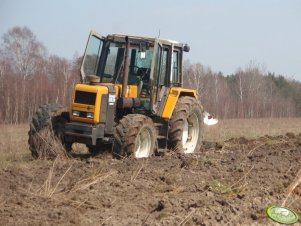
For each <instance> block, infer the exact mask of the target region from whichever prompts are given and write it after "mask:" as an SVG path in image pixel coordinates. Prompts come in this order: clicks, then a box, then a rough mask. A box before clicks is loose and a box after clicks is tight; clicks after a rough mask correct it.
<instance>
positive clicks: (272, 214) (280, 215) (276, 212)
mask: <svg viewBox="0 0 301 226" xmlns="http://www.w3.org/2000/svg"><path fill="white" fill-rule="evenodd" d="M267 214H268V216H269V218H271V219H272V220H274V221H276V222H278V223H281V224H294V223H296V222H297V221H298V220H299V217H298V215H297V214H296V213H295V212H294V211H293V210H291V209H289V208H287V207H281V206H271V207H269V208H268V209H267Z"/></svg>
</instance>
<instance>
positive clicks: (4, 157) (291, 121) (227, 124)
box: [0, 118, 301, 168]
mask: <svg viewBox="0 0 301 226" xmlns="http://www.w3.org/2000/svg"><path fill="white" fill-rule="evenodd" d="M28 130H29V126H28V125H27V124H22V125H0V131H2V132H1V133H0V168H7V167H9V166H13V167H19V166H20V165H22V164H23V165H24V164H26V163H27V162H29V161H30V159H31V156H30V151H29V149H28V143H27V141H28V134H27V132H28ZM204 132H205V136H204V139H205V140H206V141H224V140H227V139H230V138H233V137H242V136H244V137H247V138H255V137H260V136H264V135H266V134H268V135H280V134H286V133H287V132H292V133H297V134H299V133H301V118H282V119H227V120H220V122H219V123H218V124H217V125H215V126H211V127H209V126H206V127H205V131H204ZM74 147H75V148H77V149H78V151H79V152H86V148H85V147H84V146H82V145H74Z"/></svg>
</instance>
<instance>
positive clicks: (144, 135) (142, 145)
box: [135, 128, 152, 158]
mask: <svg viewBox="0 0 301 226" xmlns="http://www.w3.org/2000/svg"><path fill="white" fill-rule="evenodd" d="M151 146H152V144H151V134H150V131H149V130H148V129H147V128H142V130H141V131H140V133H139V134H138V137H137V146H136V147H137V149H136V151H135V157H136V158H147V157H149V156H150V155H151Z"/></svg>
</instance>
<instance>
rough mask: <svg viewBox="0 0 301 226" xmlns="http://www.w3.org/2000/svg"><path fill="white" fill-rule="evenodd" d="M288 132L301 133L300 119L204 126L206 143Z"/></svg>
mask: <svg viewBox="0 0 301 226" xmlns="http://www.w3.org/2000/svg"><path fill="white" fill-rule="evenodd" d="M288 132H292V133H296V134H299V133H301V118H279V119H273V118H264V119H226V120H220V121H219V123H218V124H217V125H215V126H206V127H205V134H204V139H205V140H206V141H224V140H228V139H230V138H234V137H246V138H256V137H260V136H264V135H270V136H277V135H281V134H286V133H288Z"/></svg>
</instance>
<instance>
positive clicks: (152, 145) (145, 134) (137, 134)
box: [113, 114, 157, 158]
mask: <svg viewBox="0 0 301 226" xmlns="http://www.w3.org/2000/svg"><path fill="white" fill-rule="evenodd" d="M114 138H115V139H114V142H113V155H114V156H115V157H117V158H122V157H126V156H131V155H133V156H134V157H135V158H148V157H150V156H151V155H152V154H153V153H154V152H155V149H156V143H157V131H156V128H155V125H154V123H153V121H152V119H151V118H149V117H147V116H145V115H141V114H129V115H126V116H124V117H123V118H122V119H121V120H120V122H119V124H118V125H117V126H116V128H115V133H114Z"/></svg>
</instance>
